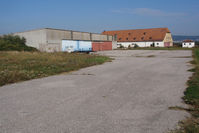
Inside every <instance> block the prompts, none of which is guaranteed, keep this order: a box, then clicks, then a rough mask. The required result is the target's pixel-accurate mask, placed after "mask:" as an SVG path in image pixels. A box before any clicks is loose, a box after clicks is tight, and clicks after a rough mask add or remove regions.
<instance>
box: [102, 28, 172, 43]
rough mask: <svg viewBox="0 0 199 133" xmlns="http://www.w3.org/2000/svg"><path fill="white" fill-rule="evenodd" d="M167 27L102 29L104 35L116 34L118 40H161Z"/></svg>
mask: <svg viewBox="0 0 199 133" xmlns="http://www.w3.org/2000/svg"><path fill="white" fill-rule="evenodd" d="M166 33H170V31H169V29H168V28H153V29H137V30H118V31H104V32H103V33H102V34H104V35H112V36H114V35H117V41H118V42H143V41H163V40H164V38H165V35H166Z"/></svg>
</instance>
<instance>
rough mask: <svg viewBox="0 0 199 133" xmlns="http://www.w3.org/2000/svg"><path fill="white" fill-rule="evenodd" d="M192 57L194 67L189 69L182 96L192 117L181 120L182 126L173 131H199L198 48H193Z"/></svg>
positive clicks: (176, 132) (197, 132)
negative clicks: (186, 85)
mask: <svg viewBox="0 0 199 133" xmlns="http://www.w3.org/2000/svg"><path fill="white" fill-rule="evenodd" d="M193 57H194V60H193V61H192V64H194V65H195V68H194V69H192V70H190V71H192V72H193V76H192V77H191V78H190V80H189V81H188V82H187V84H188V88H187V89H186V91H185V93H184V94H185V96H184V98H183V99H184V101H185V103H187V104H189V105H190V108H189V109H186V111H188V112H190V113H191V115H192V117H191V118H189V119H187V120H185V121H183V122H181V126H182V128H181V129H179V130H177V131H174V133H199V48H196V49H193Z"/></svg>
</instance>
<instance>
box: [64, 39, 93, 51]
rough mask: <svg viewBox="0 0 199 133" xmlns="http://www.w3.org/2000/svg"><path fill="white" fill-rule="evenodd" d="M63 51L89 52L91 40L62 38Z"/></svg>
mask: <svg viewBox="0 0 199 133" xmlns="http://www.w3.org/2000/svg"><path fill="white" fill-rule="evenodd" d="M62 51H63V52H69V53H70V52H91V51H92V42H91V41H74V40H62Z"/></svg>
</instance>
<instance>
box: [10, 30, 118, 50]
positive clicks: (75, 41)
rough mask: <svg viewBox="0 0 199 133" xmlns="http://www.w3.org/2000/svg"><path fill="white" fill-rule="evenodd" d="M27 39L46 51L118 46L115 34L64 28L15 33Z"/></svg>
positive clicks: (32, 44)
mask: <svg viewBox="0 0 199 133" xmlns="http://www.w3.org/2000/svg"><path fill="white" fill-rule="evenodd" d="M14 35H18V36H20V37H24V38H25V39H26V45H28V46H31V47H35V48H37V49H38V50H40V51H45V52H60V51H63V52H65V51H68V52H75V51H85V52H89V51H101V50H112V49H115V48H117V42H116V40H115V38H114V36H111V35H102V34H97V33H89V32H79V31H71V30H62V29H52V28H43V29H36V30H30V31H25V32H18V33H14Z"/></svg>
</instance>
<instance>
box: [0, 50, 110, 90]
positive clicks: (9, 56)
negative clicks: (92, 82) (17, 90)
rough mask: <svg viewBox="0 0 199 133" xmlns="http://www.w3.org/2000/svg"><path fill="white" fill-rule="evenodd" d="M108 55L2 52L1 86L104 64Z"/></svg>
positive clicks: (0, 65) (0, 55)
mask: <svg viewBox="0 0 199 133" xmlns="http://www.w3.org/2000/svg"><path fill="white" fill-rule="evenodd" d="M110 60H111V59H110V58H109V57H106V56H99V55H89V54H82V53H42V52H0V86H3V85H5V84H9V83H15V82H19V81H25V80H30V79H35V78H41V77H46V76H50V75H55V74H60V73H63V72H69V71H74V70H78V69H80V68H84V67H88V66H93V65H98V64H102V63H104V62H106V61H110Z"/></svg>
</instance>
